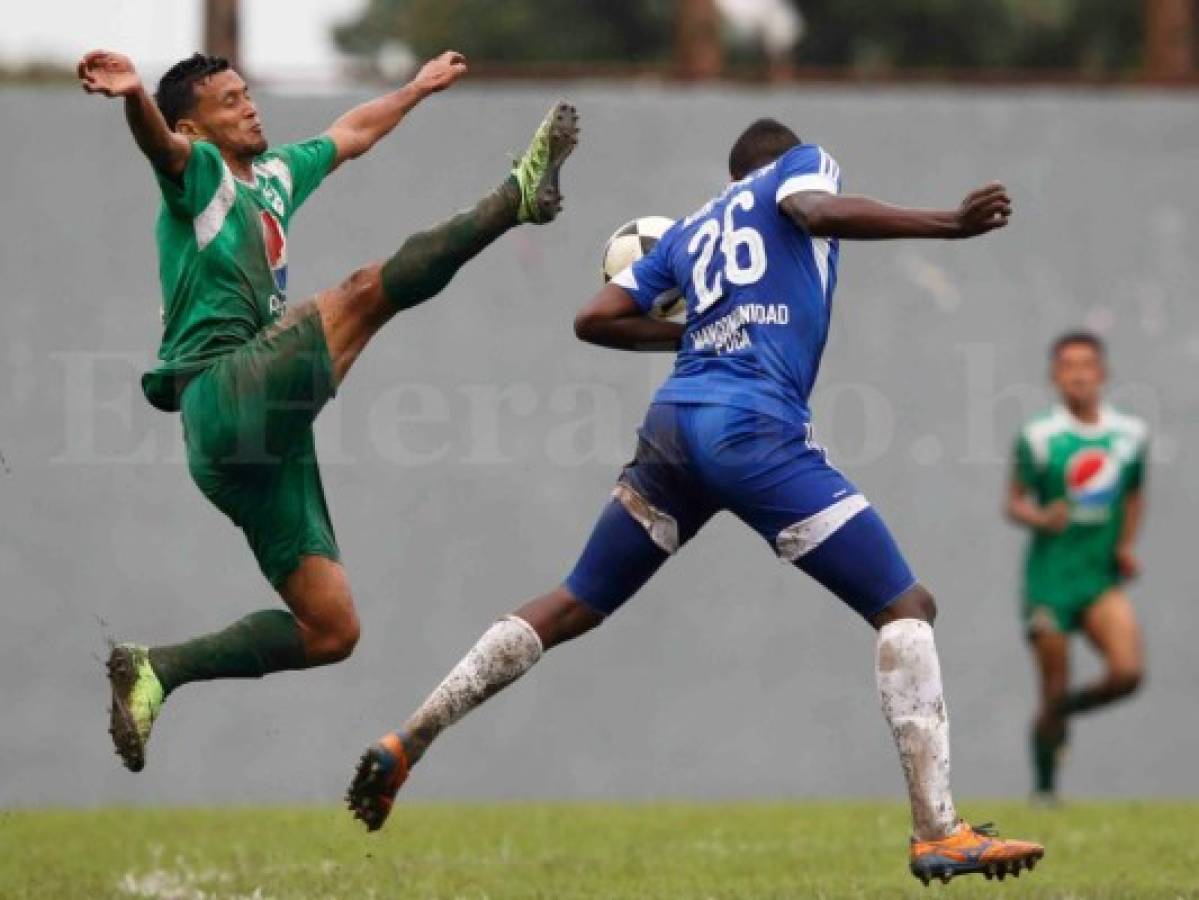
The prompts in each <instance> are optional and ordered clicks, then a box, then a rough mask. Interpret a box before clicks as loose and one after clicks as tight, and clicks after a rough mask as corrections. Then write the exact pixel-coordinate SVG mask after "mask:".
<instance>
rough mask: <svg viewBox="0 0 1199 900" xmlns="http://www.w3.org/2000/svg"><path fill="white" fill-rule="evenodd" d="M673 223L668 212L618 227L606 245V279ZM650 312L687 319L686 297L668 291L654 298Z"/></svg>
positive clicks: (650, 246)
mask: <svg viewBox="0 0 1199 900" xmlns="http://www.w3.org/2000/svg"><path fill="white" fill-rule="evenodd" d="M673 224H674V220H673V219H668V218H666V217H665V216H641V217H639V218H636V219H633V220H632V221H631V222H625V223H624V224H623V225H621V226H620V227H619V228H617V229H616V231H615V232H614V233H613V234H612V237H610V238H608V243H607V244H605V245H604V283H605V284H606V283H607V282H609V281H611V280H612V279H613V278H615V277H616V276H617V275H619V274H620V273H621V272H623V271H624V270H625V269H627V268H628V267H629V266H631V265H632V264H633V263H635V262H636V261H637V260H639V259H641V257H643V256H645V254H647V253H649V252H650V250H652V249H654V245H655V244H656V243H658V240H659V239H660V238H661V237H662V235H664V234H665V233H666V230H667V229H668V228H670V226H671V225H673ZM649 314H650V316H652V317H653V318H655V319H665V320H666V321H668V322H678V323H680V324H682V323H683V322H685V321H686V319H687V301H686V298H685V297H684V296H683V295H682V294H681V293H680V292H679V291H677V290H671V291H668V292H666V293H665V294H663V295H662V296H660V297H658V298H657V299H656V300H655V301H654V306H653V309H651V310H650V313H649Z"/></svg>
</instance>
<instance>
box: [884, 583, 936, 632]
mask: <svg viewBox="0 0 1199 900" xmlns="http://www.w3.org/2000/svg"><path fill="white" fill-rule="evenodd" d="M936 618H937V602H936V601H935V600H934V599H933V595H932V594H930V593H929V592H928V588H926V587H925V586H924V585H922V584H916V585H913V586H912V587H911V588H909V589H908V590H907V591H905V592H904V593H903V594H901V595H900V596H899V598H898V599H896V600H895V601H894V602H893V603H891V605H889V606H887V607H886V608H885V609H883V611H882V612H880V613H878V614H877V615H875V616H873V617H872V618H871V620H870V621H871V624H873V625H874V627H876V628H881V627H882V626H883V625H885V624H886V623H888V622H893V621H895V620H896V619H919V620H921V621H923V622H927V623H928V624H929V625H932V624H933V622H934V621H936Z"/></svg>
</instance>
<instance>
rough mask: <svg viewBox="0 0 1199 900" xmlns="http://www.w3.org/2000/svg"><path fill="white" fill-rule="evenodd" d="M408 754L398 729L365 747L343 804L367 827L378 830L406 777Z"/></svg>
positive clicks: (370, 829) (368, 829)
mask: <svg viewBox="0 0 1199 900" xmlns="http://www.w3.org/2000/svg"><path fill="white" fill-rule="evenodd" d="M408 768H409V767H408V754H407V753H405V752H404V742H403V740H402V739H401V737H400V735H399V734H398V733H397V732H394V731H393V732H391V733H390V734H385V735H384V736H383V737H381V738H379V740H378V741H377V742H376V743H375V744H373V745H371V746H370V747H369V748H367V751H366V752H365V753H363V754H362V759H361V760H360V761H359V763H358V771H357V772H355V773H354V780H353V781H352V782H350V789H349V790H348V791H346V805H347V806H348V807H349V809H350V812H352V813H353V814H354V818H355V819H360V820H361V821H362V822H364V823H365V824H366V829H367V831H378V830H379V829H380V828H382V827H383V823H384V822H386V821H387V816H388V814H389V813H390V812H391V806H392V803H394V802H395V795H396V793H397V792H399V790H400V788H401V787H403V785H404V782H405V781H407V780H408Z"/></svg>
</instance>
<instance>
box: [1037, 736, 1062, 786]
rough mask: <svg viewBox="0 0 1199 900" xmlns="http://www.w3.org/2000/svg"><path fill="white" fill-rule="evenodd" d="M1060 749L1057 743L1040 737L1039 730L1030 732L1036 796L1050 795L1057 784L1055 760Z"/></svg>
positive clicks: (1059, 744)
mask: <svg viewBox="0 0 1199 900" xmlns="http://www.w3.org/2000/svg"><path fill="white" fill-rule="evenodd" d="M1060 748H1061V743H1060V742H1059V741H1054V740H1049V739H1047V738H1045V737H1044V736H1042V734H1041V730H1040V729H1039V728H1035V727H1034V728H1033V732H1032V767H1033V783H1034V785H1035V787H1036V792H1037V793H1038V794H1052V793H1053V792H1054V790H1055V789H1056V782H1057V758H1058V752H1059V750H1060Z"/></svg>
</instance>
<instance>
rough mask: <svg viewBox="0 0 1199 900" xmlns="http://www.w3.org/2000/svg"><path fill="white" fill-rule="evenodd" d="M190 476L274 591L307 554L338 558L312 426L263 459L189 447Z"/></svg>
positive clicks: (279, 587)
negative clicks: (216, 456) (231, 457)
mask: <svg viewBox="0 0 1199 900" xmlns="http://www.w3.org/2000/svg"><path fill="white" fill-rule="evenodd" d="M188 463H189V468H190V470H191V474H192V478H193V480H194V481H195V483H196V485H197V487H199V488H200V491H201V492H202V493H203V494H204V496H205V497H207V498H208V500H209V501H210V502H211V503H212V504H213V505H214V506H216V507H217V509H219V510H221V512H223V513H225V515H227V516H228V517H229V518H230V519H231V520H232V522H233V524H235V525H236V526H237V527H238V528H240V529H241V531H242V533H243V534H244V535H245V538H246V542H247V543H248V544H249V546H250V550H251V552H252V553H253V554H254V558H255V559H256V560H257V562H258V566H259V569H261V571H262V574H263V575H264V576H265V577H266V579H267V580H268V581H269V582H270V583H271V584H272V585H273V586H274V587H275V588H276V589H277V590H278V589H281V587H282V585H283V583H284V581H285V580H286V579H287V577H288V576H289V575H290V574H291V573H292V572H293V571H294V570H295V569H296V568H297V567H298V566H299V564H300V561H301V559H303V558H304V557H306V556H319V557H324V558H326V559H330V560H337V559H338V556H339V552H338V547H337V538H336V535H335V534H334V530H333V523H332V520H331V518H330V515H329V507H328V504H327V502H326V500H325V492H324V486H323V485H322V483H321V475H320V468H319V466H318V463H317V459H316V446H315V439H314V437H313V434H312V430H311V429H308V430H307V431H305V432H302V433H301V434H300V435H299V436H298V437H297V438H296V443H295V445H294V446H293V447H292V448H291V451H290V452H289V453H288V454H287V455H285V456H283V457H281V458H278V459H274V460H271V461H269V462H265V463H253V464H248V463H229V462H225V461H221V460H211V459H209V458H207V457H205V456H204V455H203V454H202V453H200V452H199V451H196V450H194V449H193V448H192V447H191V446H190V445H189V447H188Z"/></svg>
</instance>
